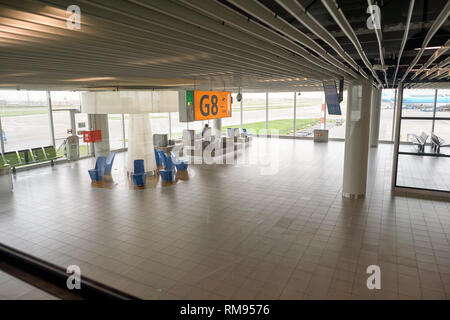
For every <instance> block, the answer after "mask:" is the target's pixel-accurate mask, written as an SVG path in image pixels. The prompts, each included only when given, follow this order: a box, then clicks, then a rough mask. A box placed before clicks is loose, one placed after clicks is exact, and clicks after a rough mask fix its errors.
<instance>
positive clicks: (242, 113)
mask: <svg viewBox="0 0 450 320" xmlns="http://www.w3.org/2000/svg"><path fill="white" fill-rule="evenodd" d="M240 109H241V122H240V124H241V131H242V126H243V124H244V97H241V108H240Z"/></svg>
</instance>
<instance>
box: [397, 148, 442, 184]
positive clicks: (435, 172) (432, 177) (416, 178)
mask: <svg viewBox="0 0 450 320" xmlns="http://www.w3.org/2000/svg"><path fill="white" fill-rule="evenodd" d="M397 185H398V186H406V187H415V188H423V189H434V190H442V191H450V158H446V157H430V156H420V155H409V154H401V155H399V157H398V172H397Z"/></svg>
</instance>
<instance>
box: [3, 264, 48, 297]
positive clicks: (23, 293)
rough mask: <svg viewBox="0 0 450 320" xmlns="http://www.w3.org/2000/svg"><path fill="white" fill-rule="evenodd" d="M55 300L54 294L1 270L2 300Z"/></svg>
mask: <svg viewBox="0 0 450 320" xmlns="http://www.w3.org/2000/svg"><path fill="white" fill-rule="evenodd" d="M16 299H19V300H54V299H56V298H55V297H54V296H52V295H50V294H48V293H46V292H44V291H42V290H39V289H37V288H35V287H33V286H31V285H29V284H28V283H26V282H23V281H22V280H19V279H17V278H14V277H12V276H10V275H9V274H7V273H5V272H3V271H1V270H0V300H16Z"/></svg>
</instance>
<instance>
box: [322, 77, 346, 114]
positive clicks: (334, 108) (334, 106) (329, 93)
mask: <svg viewBox="0 0 450 320" xmlns="http://www.w3.org/2000/svg"><path fill="white" fill-rule="evenodd" d="M323 91H324V92H325V100H326V102H327V107H328V114H335V115H341V114H342V113H341V106H340V105H339V97H338V94H337V89H336V82H334V81H324V82H323Z"/></svg>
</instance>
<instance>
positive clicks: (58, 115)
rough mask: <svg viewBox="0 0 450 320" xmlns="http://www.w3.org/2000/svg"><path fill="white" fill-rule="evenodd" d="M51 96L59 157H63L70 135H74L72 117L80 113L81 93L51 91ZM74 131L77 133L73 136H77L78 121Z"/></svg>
mask: <svg viewBox="0 0 450 320" xmlns="http://www.w3.org/2000/svg"><path fill="white" fill-rule="evenodd" d="M50 96H51V100H52V114H53V128H54V134H55V143H56V148H57V151H58V155H61V156H63V155H64V154H65V145H64V142H65V140H66V138H67V137H68V136H69V135H72V120H71V117H72V116H73V117H74V118H76V114H77V113H79V112H80V108H81V101H80V93H79V92H74V91H51V92H50ZM74 120H75V119H74ZM74 129H75V132H73V134H77V132H76V121H75V128H74ZM78 136H79V137H80V139H79V141H81V142H82V135H78Z"/></svg>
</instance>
